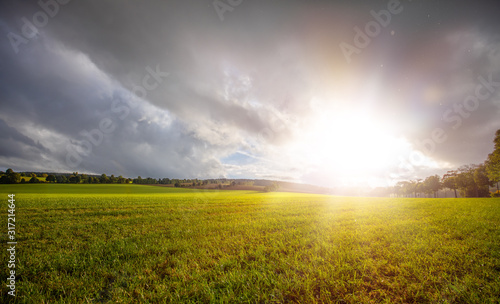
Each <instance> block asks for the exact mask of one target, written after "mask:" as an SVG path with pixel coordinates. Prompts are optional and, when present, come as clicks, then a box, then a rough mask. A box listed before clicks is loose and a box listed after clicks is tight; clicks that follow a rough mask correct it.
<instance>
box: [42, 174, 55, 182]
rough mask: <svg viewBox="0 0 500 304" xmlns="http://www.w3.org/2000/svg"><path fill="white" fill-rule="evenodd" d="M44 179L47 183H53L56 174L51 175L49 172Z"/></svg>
mask: <svg viewBox="0 0 500 304" xmlns="http://www.w3.org/2000/svg"><path fill="white" fill-rule="evenodd" d="M45 180H46V181H48V182H49V183H53V182H55V181H56V176H55V175H53V174H50V175H48V176H47V177H46V178H45Z"/></svg>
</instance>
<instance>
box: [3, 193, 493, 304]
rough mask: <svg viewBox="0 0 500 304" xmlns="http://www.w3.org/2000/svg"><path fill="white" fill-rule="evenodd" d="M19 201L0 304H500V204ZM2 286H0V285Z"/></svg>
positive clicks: (296, 199) (83, 196)
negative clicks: (10, 285)
mask: <svg viewBox="0 0 500 304" xmlns="http://www.w3.org/2000/svg"><path fill="white" fill-rule="evenodd" d="M10 193H15V194H16V237H17V242H18V243H17V246H16V259H17V261H16V262H17V263H16V295H17V296H16V297H15V298H13V297H11V296H9V295H8V294H7V291H8V289H7V288H6V286H5V285H6V284H5V283H3V284H2V288H1V294H0V302H2V303H499V300H498V299H500V199H492V198H485V199H412V198H352V197H334V196H326V195H313V194H298V193H280V192H275V193H260V192H251V191H216V190H205V191H203V190H194V189H179V188H163V187H153V186H140V185H69V184H31V185H0V199H1V200H3V202H2V206H3V207H2V210H3V211H2V212H1V214H2V216H3V217H4V219H3V220H2V221H3V222H4V225H3V228H2V229H3V230H4V231H3V232H2V233H1V235H2V238H1V240H2V243H3V244H4V245H3V246H4V249H3V250H1V255H0V261H2V263H1V265H0V269H1V270H0V272H1V276H2V278H4V279H5V278H7V277H8V268H7V260H8V256H7V251H6V250H5V249H6V247H7V245H6V242H7V225H6V224H5V223H6V222H7V205H8V203H7V200H8V197H7V194H10ZM4 282H5V280H4Z"/></svg>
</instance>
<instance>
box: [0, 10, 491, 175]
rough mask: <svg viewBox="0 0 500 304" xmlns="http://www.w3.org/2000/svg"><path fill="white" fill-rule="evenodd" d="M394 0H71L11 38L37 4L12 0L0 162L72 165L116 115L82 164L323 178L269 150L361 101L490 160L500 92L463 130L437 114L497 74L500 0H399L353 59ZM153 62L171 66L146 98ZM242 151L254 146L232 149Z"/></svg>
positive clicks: (468, 158) (3, 18) (402, 126)
mask: <svg viewBox="0 0 500 304" xmlns="http://www.w3.org/2000/svg"><path fill="white" fill-rule="evenodd" d="M387 2H388V1H372V2H368V1H357V2H352V1H336V2H332V1H309V2H307V3H305V2H303V1H286V2H284V1H251V2H250V1H244V2H243V3H242V4H241V5H239V6H238V7H236V8H235V9H234V10H233V11H231V12H226V13H225V15H224V21H222V22H221V20H220V19H219V17H218V15H217V13H216V11H215V9H214V8H213V6H212V2H211V1H152V2H147V3H143V2H123V1H104V2H103V1H86V2H76V1H71V2H69V3H68V4H66V5H61V6H60V8H59V12H58V13H57V14H56V16H54V17H53V18H50V20H49V21H48V23H47V25H46V26H44V27H43V28H39V29H38V33H37V35H36V38H33V39H29V41H28V43H26V44H21V45H19V50H20V51H19V53H18V54H16V53H15V52H14V50H13V49H12V46H11V43H10V42H9V40H8V39H7V34H8V33H9V32H14V33H17V34H21V33H22V32H21V31H22V26H23V21H22V18H23V17H26V18H28V19H30V18H32V16H33V14H34V13H36V12H37V11H40V9H41V8H40V7H39V6H38V5H37V4H36V2H33V3H24V2H23V3H19V2H17V1H4V2H2V4H1V6H0V11H1V12H2V13H0V28H1V29H2V33H3V34H2V38H1V41H0V56H1V58H2V62H1V63H0V73H1V74H0V77H1V78H0V80H1V81H0V92H1V93H0V110H1V114H0V119H2V121H1V123H0V128H2V130H5V132H4V133H3V134H4V135H2V138H1V140H2V141H3V142H5V144H6V145H4V148H3V150H1V153H0V166H14V165H16V164H18V165H17V166H18V167H19V169H25V170H30V169H31V168H29V167H28V166H31V165H32V164H33V163H32V162H30V161H27V160H30V159H35V158H36V157H35V158H33V155H34V154H37V155H38V157H39V158H43V159H45V160H46V163H47V164H48V165H49V166H50V168H47V169H53V170H71V169H73V168H72V167H71V166H68V163H67V160H66V158H67V154H68V152H67V147H68V146H70V147H74V148H78V147H79V146H80V147H81V146H82V143H83V141H84V140H85V137H84V136H82V135H81V132H82V131H84V130H86V131H91V130H93V129H98V128H99V124H100V122H102V121H103V120H105V119H109V120H110V121H112V123H113V126H114V128H115V129H114V130H113V131H112V132H110V133H109V134H104V136H103V139H102V142H100V143H99V144H98V145H92V151H91V152H90V153H84V154H85V155H82V161H81V162H80V163H79V164H78V166H77V169H78V170H79V171H88V172H96V173H100V172H108V173H115V174H122V175H127V176H136V175H141V176H155V177H163V176H171V177H174V176H178V177H193V176H195V177H216V176H220V175H227V174H229V175H231V174H234V175H237V176H240V177H242V176H245V174H247V175H248V177H256V176H262V175H263V174H264V175H265V174H271V175H274V176H285V175H286V174H290V175H293V178H296V179H301V178H302V179H309V180H317V179H320V178H314V177H313V176H314V172H312V173H311V172H310V171H311V170H310V169H307V170H306V169H304V171H303V172H302V173H301V172H300V170H299V171H297V164H296V163H280V164H278V163H273V161H275V160H276V159H277V156H276V155H280V150H279V149H280V147H281V148H282V149H285V148H283V147H286V145H287V144H288V143H290V142H293V141H294V140H296V139H297V138H298V137H297V134H298V133H300V131H301V130H303V129H307V128H308V125H310V124H313V123H314V122H315V116H314V115H315V113H316V112H317V109H318V108H319V109H327V108H329V109H332V108H334V109H337V108H336V107H337V106H338V107H339V108H349V109H352V110H353V111H360V112H361V111H364V112H368V113H369V114H370V115H372V116H373V117H377V118H378V119H379V120H380V121H383V122H387V123H389V124H390V125H391V126H392V132H393V134H394V136H399V137H403V138H405V139H407V140H408V141H409V142H411V143H413V142H414V141H415V140H423V139H425V138H427V137H429V134H430V132H432V130H433V129H434V128H438V127H439V128H444V129H445V130H446V131H447V134H448V135H449V138H448V140H447V141H446V142H445V143H443V144H439V145H438V146H437V147H436V151H435V152H434V153H433V154H432V155H431V157H433V158H434V159H435V160H437V161H440V162H446V163H450V164H454V165H455V164H456V165H460V164H463V163H469V162H479V161H481V160H482V159H484V157H485V155H487V153H488V152H489V151H490V150H491V147H492V144H491V137H492V134H494V131H495V129H497V128H500V126H499V125H498V123H497V122H498V114H499V102H498V99H499V98H498V97H499V95H498V92H495V94H494V96H492V97H491V98H489V99H488V100H486V101H485V102H484V103H482V104H481V106H480V107H479V108H478V109H477V110H476V111H474V112H473V113H472V114H471V116H470V117H469V118H467V119H466V120H465V119H464V121H463V124H462V126H461V127H460V128H459V129H458V130H453V129H451V128H450V124H449V123H446V122H443V120H442V116H443V114H444V113H445V112H446V110H447V109H449V108H450V107H452V106H453V104H454V103H456V102H457V101H458V102H460V101H461V100H463V98H465V96H467V95H466V94H468V93H469V91H467V90H465V88H466V85H467V84H470V83H472V84H474V83H476V82H477V77H479V76H483V77H487V76H488V75H489V74H490V73H492V75H493V76H494V79H498V80H499V81H500V74H499V72H500V66H499V64H498V62H500V61H498V60H497V59H496V58H497V57H492V56H495V54H498V53H499V52H500V48H499V41H500V40H499V39H498V30H497V28H498V25H499V24H498V23H499V22H498V18H497V17H496V16H495V13H494V12H495V11H496V8H498V6H497V4H493V3H489V2H486V1H484V2H480V3H474V4H473V3H470V4H463V3H461V4H457V3H455V2H453V3H452V2H451V1H441V2H439V3H422V2H416V1H401V3H402V5H403V7H404V10H403V11H402V12H401V13H400V14H399V15H395V16H392V20H391V23H390V24H389V26H388V27H387V28H384V29H383V30H382V31H381V33H380V35H379V36H377V37H376V38H374V39H373V41H372V42H371V43H370V45H369V46H368V47H367V48H366V49H363V51H362V52H361V53H360V54H356V55H354V57H353V60H352V62H351V63H350V64H348V63H347V62H346V60H345V58H344V55H343V54H342V52H341V50H340V48H339V44H340V43H341V42H343V41H346V42H349V43H352V39H353V37H354V31H353V27H354V26H358V27H363V26H364V25H365V24H366V23H367V22H368V21H370V20H372V16H371V15H370V10H375V11H378V10H380V9H385V8H386V7H387ZM148 69H153V70H155V69H159V70H160V71H162V72H165V73H168V77H164V78H163V80H162V81H161V83H158V86H157V87H156V88H155V89H153V90H147V96H146V97H145V98H144V99H141V98H137V97H136V96H134V95H133V90H134V87H135V86H142V87H144V82H143V81H144V77H145V75H148V73H149V72H148ZM153 78H154V77H153ZM150 80H151V78H150ZM331 96H337V97H336V98H330V97H331ZM316 97H319V98H317V100H318V101H317V103H316V104H313V102H312V100H315V98H316ZM113 105H114V106H113ZM116 107H121V108H120V109H121V110H119V111H117V110H116V109H117V108H116ZM126 109H127V110H126ZM332 111H333V110H332ZM334 113H335V111H334ZM333 119H335V118H334V117H332V120H333ZM326 134H327V133H326ZM325 141H328V138H325ZM23 147H24V148H23ZM26 147H30V148H29V149H28V148H26ZM274 149H277V150H276V151H275V150H274ZM237 151H245V153H248V154H250V155H253V156H255V158H252V161H250V163H245V164H229V163H224V161H223V160H224V159H225V158H227V157H229V156H230V155H234V153H236V152H237ZM273 151H274V152H273ZM282 152H283V153H281V154H285V152H286V153H288V152H290V151H282ZM13 155H17V160H16V161H13V160H12V157H13ZM310 157H311V158H314V157H315V155H311V156H310ZM283 158H286V157H283ZM22 160H25V161H22ZM304 164H307V160H306V159H305V160H304ZM264 169H265V170H264ZM259 170H262V172H259ZM318 170H320V171H321V168H318ZM423 170H424V169H423ZM425 170H428V168H427V169H425ZM235 172H237V173H235ZM263 172H266V173H263ZM291 172H293V174H292V173H291ZM424 172H425V173H427V171H422V174H423V173H424ZM325 174H326V173H325V172H319V173H318V174H317V176H324V175H325Z"/></svg>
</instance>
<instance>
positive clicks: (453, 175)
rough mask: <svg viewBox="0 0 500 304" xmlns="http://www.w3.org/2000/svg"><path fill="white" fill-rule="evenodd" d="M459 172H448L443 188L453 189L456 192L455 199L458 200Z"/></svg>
mask: <svg viewBox="0 0 500 304" xmlns="http://www.w3.org/2000/svg"><path fill="white" fill-rule="evenodd" d="M457 175H458V173H457V171H448V172H447V173H446V174H445V175H443V186H444V187H446V188H448V189H452V190H453V191H455V198H457V189H458V184H457Z"/></svg>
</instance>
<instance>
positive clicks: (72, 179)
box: [69, 175, 82, 184]
mask: <svg viewBox="0 0 500 304" xmlns="http://www.w3.org/2000/svg"><path fill="white" fill-rule="evenodd" d="M81 179H82V178H81V176H80V175H71V176H70V177H69V182H70V183H73V184H79V183H80V181H81Z"/></svg>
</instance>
